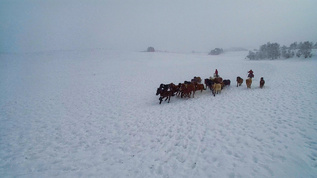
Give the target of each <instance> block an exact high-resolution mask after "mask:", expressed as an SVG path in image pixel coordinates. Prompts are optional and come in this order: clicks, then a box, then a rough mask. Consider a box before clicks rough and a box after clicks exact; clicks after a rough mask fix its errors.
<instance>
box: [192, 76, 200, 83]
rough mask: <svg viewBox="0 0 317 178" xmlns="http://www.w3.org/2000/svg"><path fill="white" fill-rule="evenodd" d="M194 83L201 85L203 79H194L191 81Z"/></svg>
mask: <svg viewBox="0 0 317 178" xmlns="http://www.w3.org/2000/svg"><path fill="white" fill-rule="evenodd" d="M191 82H192V83H201V78H200V77H196V76H195V77H194V78H193V79H192V80H191Z"/></svg>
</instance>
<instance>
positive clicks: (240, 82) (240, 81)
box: [237, 77, 243, 87]
mask: <svg viewBox="0 0 317 178" xmlns="http://www.w3.org/2000/svg"><path fill="white" fill-rule="evenodd" d="M242 83H243V79H242V78H241V77H237V87H238V86H241V84H242Z"/></svg>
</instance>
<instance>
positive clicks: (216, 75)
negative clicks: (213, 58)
mask: <svg viewBox="0 0 317 178" xmlns="http://www.w3.org/2000/svg"><path fill="white" fill-rule="evenodd" d="M214 76H215V77H219V75H218V70H217V69H216V71H215V74H214Z"/></svg>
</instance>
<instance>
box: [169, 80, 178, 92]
mask: <svg viewBox="0 0 317 178" xmlns="http://www.w3.org/2000/svg"><path fill="white" fill-rule="evenodd" d="M169 88H170V90H172V91H173V94H174V95H179V92H180V91H179V88H180V85H175V84H174V83H171V84H169Z"/></svg>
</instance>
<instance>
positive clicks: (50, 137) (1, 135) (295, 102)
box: [0, 50, 317, 177]
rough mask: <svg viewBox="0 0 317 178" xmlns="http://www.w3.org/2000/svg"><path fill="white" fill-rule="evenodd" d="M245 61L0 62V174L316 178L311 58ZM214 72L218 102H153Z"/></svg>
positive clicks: (81, 56) (131, 55) (64, 58)
mask: <svg viewBox="0 0 317 178" xmlns="http://www.w3.org/2000/svg"><path fill="white" fill-rule="evenodd" d="M247 53H248V52H245V51H242V52H227V53H224V54H222V55H220V56H208V55H206V54H202V53H195V54H191V53H188V54H186V53H156V52H155V53H144V52H120V51H107V50H83V51H53V52H43V53H31V54H1V55H0V91H1V93H0V123H1V124H0V177H316V176H317V137H316V135H317V129H316V128H317V127H316V126H317V109H316V108H317V89H316V88H317V78H316V76H317V70H316V67H317V57H316V56H313V58H311V59H298V58H294V59H289V60H282V59H280V60H274V61H272V60H263V61H249V60H246V59H245V56H246V55H247ZM215 69H218V71H219V75H220V76H221V77H223V78H224V79H230V80H231V86H229V87H227V88H225V89H224V90H223V91H222V92H221V94H218V95H216V96H215V97H214V96H212V95H211V92H210V90H205V91H203V92H200V91H199V92H196V94H195V98H187V99H184V98H180V97H172V98H171V101H170V103H167V102H165V101H163V102H162V104H161V105H160V104H159V100H158V98H159V97H158V96H156V95H155V93H156V89H157V88H158V87H159V85H160V84H161V83H171V82H173V83H176V84H178V83H180V82H183V81H184V80H190V79H192V78H193V77H194V76H200V77H201V78H202V79H204V78H208V77H209V76H212V74H213V72H214V70H215ZM250 69H252V70H253V71H254V75H255V78H254V80H253V83H252V86H251V89H247V88H246V85H245V83H243V85H242V86H241V87H236V81H235V79H236V77H237V76H241V77H242V78H243V79H244V80H245V79H246V76H247V71H249V70H250ZM260 77H264V80H265V81H266V83H265V86H264V88H263V89H260V88H259V81H260Z"/></svg>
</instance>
